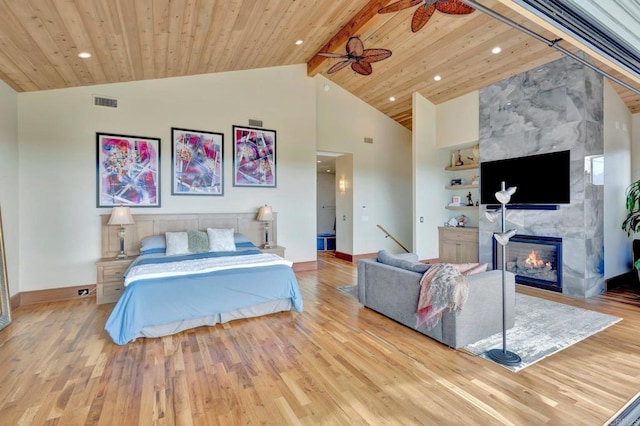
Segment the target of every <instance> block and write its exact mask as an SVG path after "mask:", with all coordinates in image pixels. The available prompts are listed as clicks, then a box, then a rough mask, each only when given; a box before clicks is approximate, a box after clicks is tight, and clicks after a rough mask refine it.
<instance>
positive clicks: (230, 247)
mask: <svg viewBox="0 0 640 426" xmlns="http://www.w3.org/2000/svg"><path fill="white" fill-rule="evenodd" d="M233 231H234V230H233V228H231V229H218V228H207V235H209V251H236V244H235V242H234V239H233Z"/></svg>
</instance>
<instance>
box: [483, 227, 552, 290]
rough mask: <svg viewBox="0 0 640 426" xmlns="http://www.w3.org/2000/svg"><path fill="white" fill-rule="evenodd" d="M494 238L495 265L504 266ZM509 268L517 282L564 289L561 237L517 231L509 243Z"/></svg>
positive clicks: (507, 261) (547, 288)
mask: <svg viewBox="0 0 640 426" xmlns="http://www.w3.org/2000/svg"><path fill="white" fill-rule="evenodd" d="M498 247H499V246H498V244H497V242H496V241H495V239H494V240H493V268H494V269H500V268H502V250H501V249H500V250H499V249H498ZM506 270H507V271H510V272H513V273H514V274H515V276H516V277H515V279H516V283H518V284H524V285H528V286H532V287H538V288H543V289H546V290H552V291H557V292H562V238H557V237H543V236H537V235H519V234H516V235H514V236H513V237H512V238H511V239H510V240H509V244H508V245H507V246H506Z"/></svg>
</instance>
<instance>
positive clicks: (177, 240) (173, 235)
mask: <svg viewBox="0 0 640 426" xmlns="http://www.w3.org/2000/svg"><path fill="white" fill-rule="evenodd" d="M164 235H165V238H166V240H167V253H166V255H167V256H171V255H173V254H188V253H189V234H187V233H186V232H165V234H164Z"/></svg>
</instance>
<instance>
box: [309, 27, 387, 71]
mask: <svg viewBox="0 0 640 426" xmlns="http://www.w3.org/2000/svg"><path fill="white" fill-rule="evenodd" d="M346 50H347V54H346V55H345V54H340V53H324V52H320V53H318V55H320V56H325V57H327V58H345V60H344V61H341V62H338V63H337V64H335V65H333V66H332V67H331V68H329V70H328V71H327V73H329V74H333V73H334V72H337V71H340V70H341V69H342V68H344V67H346V66H347V65H351V69H352V70H354V71H355V72H357V73H358V74H361V75H369V74H371V73H372V72H373V68H372V67H371V63H372V62H378V61H382V60H383V59H387V58H388V57H389V56H391V51H390V50H388V49H365V48H364V44H363V43H362V40H360V37H358V36H353V37H349V40H347V45H346Z"/></svg>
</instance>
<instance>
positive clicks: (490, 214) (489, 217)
mask: <svg viewBox="0 0 640 426" xmlns="http://www.w3.org/2000/svg"><path fill="white" fill-rule="evenodd" d="M501 214H502V212H501V211H500V210H494V211H492V212H484V217H485V218H486V219H487V220H488V221H489V222H491V223H496V220H498V218H499V217H500V215H501Z"/></svg>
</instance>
